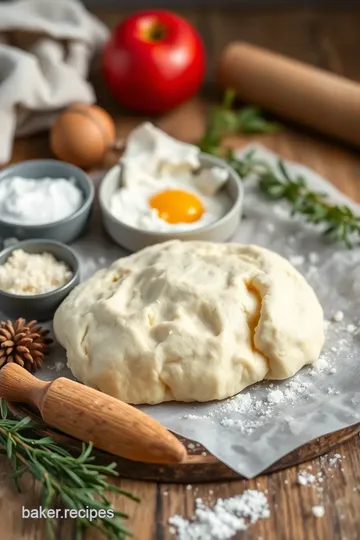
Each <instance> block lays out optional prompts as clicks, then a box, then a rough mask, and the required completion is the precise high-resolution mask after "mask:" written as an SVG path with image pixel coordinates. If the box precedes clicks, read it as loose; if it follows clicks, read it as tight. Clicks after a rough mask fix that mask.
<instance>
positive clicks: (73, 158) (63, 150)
mask: <svg viewBox="0 0 360 540" xmlns="http://www.w3.org/2000/svg"><path fill="white" fill-rule="evenodd" d="M114 140H115V124H114V121H113V120H112V118H111V116H110V115H109V114H108V113H107V112H106V111H105V110H104V109H102V108H101V107H97V106H96V105H83V104H76V105H72V106H71V107H69V108H67V109H66V110H65V111H63V112H62V113H61V114H60V115H59V116H58V118H57V119H56V121H55V123H54V125H53V126H52V128H51V132H50V146H51V150H52V152H53V153H54V154H55V156H56V157H57V158H59V159H62V160H64V161H68V162H69V163H72V164H74V165H77V166H78V167H82V168H84V169H90V168H92V167H96V166H97V165H99V164H100V163H101V162H102V160H103V158H104V156H105V154H106V152H107V151H108V150H109V148H110V146H111V144H112V143H113V142H114Z"/></svg>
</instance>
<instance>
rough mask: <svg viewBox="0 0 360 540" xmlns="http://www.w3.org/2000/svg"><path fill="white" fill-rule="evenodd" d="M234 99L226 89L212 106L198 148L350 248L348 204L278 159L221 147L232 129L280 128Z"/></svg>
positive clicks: (356, 228)
mask: <svg viewBox="0 0 360 540" xmlns="http://www.w3.org/2000/svg"><path fill="white" fill-rule="evenodd" d="M234 99H235V94H234V92H233V91H232V90H228V91H226V92H225V95H224V100H223V103H222V105H221V106H219V107H215V108H214V109H213V111H212V112H211V114H210V119H209V123H208V127H207V130H206V133H205V135H204V136H203V138H202V139H201V141H200V142H199V147H200V149H201V150H202V151H203V152H207V153H209V154H213V155H215V156H219V157H222V158H223V159H225V160H226V161H227V162H228V163H229V164H230V165H231V166H232V167H233V168H234V169H235V170H236V171H237V173H238V174H239V176H240V177H241V178H242V179H246V178H247V177H249V176H255V177H256V178H257V180H258V185H259V189H260V191H261V192H262V193H263V194H264V195H265V196H266V197H267V198H268V199H271V200H286V201H287V202H288V203H289V204H290V207H291V214H292V215H295V214H300V215H302V216H303V217H304V218H305V220H306V221H307V222H309V223H312V224H313V225H319V226H322V233H323V234H324V235H325V236H327V237H328V238H330V239H331V240H333V241H340V242H342V243H344V244H345V245H346V246H347V247H349V248H350V247H352V246H353V240H354V241H359V240H360V216H356V215H355V214H354V212H353V211H352V210H351V209H350V208H349V207H348V206H346V205H332V204H330V203H329V201H328V199H327V196H326V194H324V193H318V192H313V191H311V190H310V188H309V187H308V184H307V182H306V179H305V178H304V177H303V176H301V175H298V176H296V177H295V178H292V177H291V176H290V174H289V172H288V170H287V168H286V166H285V164H284V162H283V161H282V160H281V159H280V160H278V163H277V167H276V168H272V167H271V166H270V165H269V164H268V163H267V162H265V161H264V160H259V159H257V157H256V152H254V151H250V152H248V154H247V155H245V156H244V157H243V158H242V159H239V158H238V157H236V154H235V151H234V150H233V149H231V148H224V147H223V146H222V140H223V138H224V137H225V136H226V135H230V134H233V133H235V132H243V133H275V132H277V131H279V130H280V129H281V127H280V125H279V124H275V123H272V122H268V121H267V120H266V119H265V118H264V117H263V116H262V112H261V110H260V109H258V108H254V107H245V108H243V109H240V110H233V109H232V106H233V103H234Z"/></svg>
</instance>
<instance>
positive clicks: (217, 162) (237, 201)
mask: <svg viewBox="0 0 360 540" xmlns="http://www.w3.org/2000/svg"><path fill="white" fill-rule="evenodd" d="M199 157H200V160H201V159H206V160H209V161H211V162H212V166H213V167H221V168H223V169H226V170H228V171H229V175H231V176H232V177H233V180H235V183H236V187H237V195H236V197H235V198H234V199H233V204H232V205H231V207H230V208H229V210H228V211H227V212H226V213H225V214H224V215H223V216H222V217H221V218H220V219H218V220H216V221H214V222H212V223H209V224H207V225H204V226H202V227H196V228H194V229H189V230H186V231H173V232H172V231H157V230H155V229H149V230H148V229H140V228H138V227H133V226H132V225H128V224H127V223H125V222H124V221H121V219H119V218H117V217H115V216H114V215H113V214H112V213H111V212H110V210H109V208H108V207H107V205H106V203H105V202H104V200H103V198H104V195H103V187H104V185H105V182H106V181H107V178H108V177H109V175H110V174H111V173H112V172H113V171H114V170H115V169H119V171H120V170H121V166H122V165H121V163H120V161H119V162H118V163H116V164H115V165H113V166H112V167H111V168H110V169H109V170H108V171H107V172H106V173H105V175H104V176H103V178H102V179H101V182H100V185H99V191H98V199H99V206H100V209H101V211H102V212H103V213H105V214H106V216H107V217H108V218H110V219H111V220H113V221H114V222H115V223H117V224H119V225H121V226H122V227H124V228H125V229H127V230H129V231H131V232H134V233H140V234H143V235H144V236H153V235H154V234H156V235H157V236H159V237H163V238H169V237H172V238H176V237H177V238H179V239H181V238H183V237H186V236H187V235H189V234H191V235H193V234H194V233H206V232H211V231H213V230H214V229H216V227H218V226H221V225H222V224H223V223H225V222H226V221H227V220H228V219H229V218H230V217H232V216H233V215H234V214H235V213H237V212H238V211H239V210H240V209H241V208H242V206H243V204H244V186H243V183H242V181H241V178H240V176H239V175H238V173H237V172H236V170H235V169H234V168H233V167H232V166H231V165H229V164H228V163H227V162H226V161H225V160H224V159H222V158H220V157H217V156H213V155H212V154H208V153H205V152H200V153H199ZM201 168H202V167H201V163H200V169H201Z"/></svg>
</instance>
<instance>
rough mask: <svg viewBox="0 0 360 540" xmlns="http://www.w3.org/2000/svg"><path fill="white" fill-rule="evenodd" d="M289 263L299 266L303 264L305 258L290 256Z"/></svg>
mask: <svg viewBox="0 0 360 540" xmlns="http://www.w3.org/2000/svg"><path fill="white" fill-rule="evenodd" d="M289 261H290V262H291V264H293V265H294V266H301V265H302V264H304V262H305V257H304V256H303V255H291V256H290V257H289Z"/></svg>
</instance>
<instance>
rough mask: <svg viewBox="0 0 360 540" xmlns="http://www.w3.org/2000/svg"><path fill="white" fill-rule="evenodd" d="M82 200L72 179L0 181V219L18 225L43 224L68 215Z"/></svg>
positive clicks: (18, 178) (16, 178)
mask: <svg viewBox="0 0 360 540" xmlns="http://www.w3.org/2000/svg"><path fill="white" fill-rule="evenodd" d="M82 203H83V193H82V191H81V190H80V189H79V188H78V187H77V186H76V184H75V181H74V180H73V179H70V180H67V179H65V178H41V179H32V178H23V177H20V176H14V177H12V178H5V179H4V180H2V181H0V219H1V220H3V221H7V222H10V223H16V224H19V225H44V224H47V223H53V222H55V221H60V220H61V219H64V218H67V217H68V216H70V215H71V214H73V213H74V212H76V211H77V210H78V209H79V208H80V207H81V205H82Z"/></svg>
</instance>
